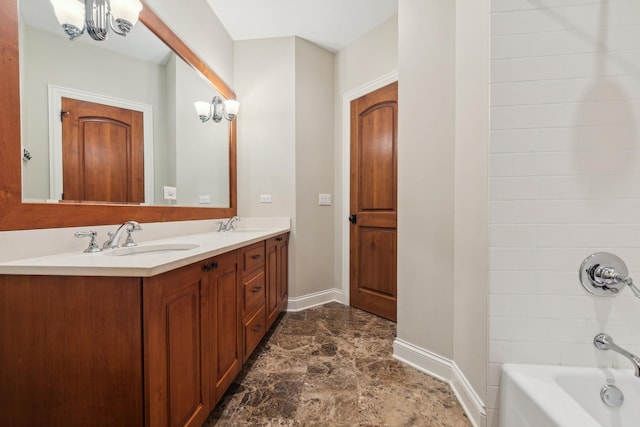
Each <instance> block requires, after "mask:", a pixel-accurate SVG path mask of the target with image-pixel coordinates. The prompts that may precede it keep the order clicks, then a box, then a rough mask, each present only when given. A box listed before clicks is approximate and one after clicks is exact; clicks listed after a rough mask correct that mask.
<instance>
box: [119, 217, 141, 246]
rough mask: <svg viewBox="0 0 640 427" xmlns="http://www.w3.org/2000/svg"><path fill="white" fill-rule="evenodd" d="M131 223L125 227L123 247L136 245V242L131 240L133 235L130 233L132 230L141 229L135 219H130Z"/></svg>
mask: <svg viewBox="0 0 640 427" xmlns="http://www.w3.org/2000/svg"><path fill="white" fill-rule="evenodd" d="M131 222H132V224H131V225H130V226H129V227H127V229H126V230H127V240H125V242H124V245H122V247H123V248H130V247H132V246H138V244H137V243H136V242H134V241H133V237H131V233H133V232H134V231H140V230H142V227H140V224H138V223H137V222H135V221H131Z"/></svg>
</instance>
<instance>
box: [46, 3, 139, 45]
mask: <svg viewBox="0 0 640 427" xmlns="http://www.w3.org/2000/svg"><path fill="white" fill-rule="evenodd" d="M50 1H51V4H52V5H53V11H54V12H55V14H56V18H58V22H59V23H60V25H62V28H63V29H64V31H65V33H67V35H68V36H69V39H70V40H73V39H75V38H77V37H79V36H80V35H81V34H82V33H84V32H85V30H86V31H87V33H88V34H89V36H90V37H91V38H92V39H94V40H98V41H102V40H106V39H107V36H108V34H109V27H111V29H112V30H113V31H114V32H115V33H116V34H119V35H121V36H126V35H127V34H129V33H130V32H131V29H132V28H133V26H134V25H135V24H136V22H138V15H139V14H140V11H141V10H142V3H140V1H139V0H83V1H78V0H50Z"/></svg>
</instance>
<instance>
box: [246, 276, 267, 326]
mask: <svg viewBox="0 0 640 427" xmlns="http://www.w3.org/2000/svg"><path fill="white" fill-rule="evenodd" d="M264 287H265V276H264V269H261V270H258V271H257V272H256V273H255V274H253V275H251V276H249V277H246V278H245V279H244V280H243V281H242V289H243V292H242V295H243V300H242V309H243V310H242V314H243V315H246V314H247V313H249V311H251V309H253V308H254V307H257V306H259V305H260V304H264V299H265V289H264Z"/></svg>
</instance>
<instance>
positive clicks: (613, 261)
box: [578, 252, 629, 296]
mask: <svg viewBox="0 0 640 427" xmlns="http://www.w3.org/2000/svg"><path fill="white" fill-rule="evenodd" d="M578 273H579V274H580V283H582V286H583V287H584V288H585V289H586V290H587V291H589V292H591V293H592V294H595V295H600V296H614V295H616V294H617V293H618V292H620V290H621V289H622V288H624V287H625V286H626V285H627V284H626V282H625V281H624V278H626V277H627V275H628V274H629V272H628V270H627V265H626V264H625V263H624V261H622V260H621V259H620V258H618V257H617V256H615V255H614V254H610V253H608V252H598V253H595V254H592V255H589V256H588V257H587V258H585V260H584V261H582V264H581V265H580V270H579V271H578Z"/></svg>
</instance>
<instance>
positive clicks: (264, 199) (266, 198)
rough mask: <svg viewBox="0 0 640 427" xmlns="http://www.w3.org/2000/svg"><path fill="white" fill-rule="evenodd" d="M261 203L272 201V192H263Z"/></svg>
mask: <svg viewBox="0 0 640 427" xmlns="http://www.w3.org/2000/svg"><path fill="white" fill-rule="evenodd" d="M260 203H271V194H261V195H260Z"/></svg>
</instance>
